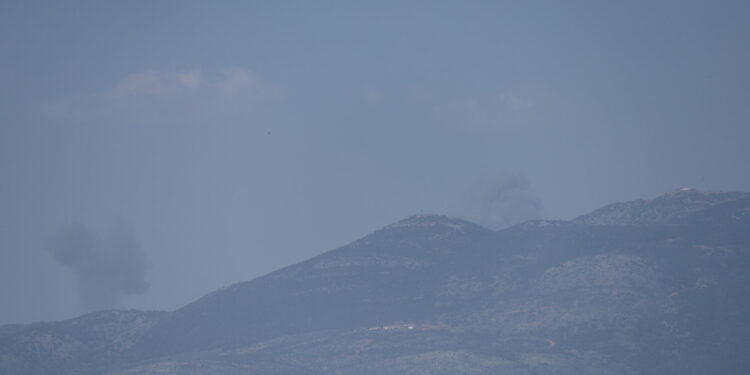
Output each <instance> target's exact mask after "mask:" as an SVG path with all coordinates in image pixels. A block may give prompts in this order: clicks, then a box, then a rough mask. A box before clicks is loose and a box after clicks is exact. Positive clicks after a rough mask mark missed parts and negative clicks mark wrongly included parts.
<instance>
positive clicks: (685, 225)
mask: <svg viewBox="0 0 750 375" xmlns="http://www.w3.org/2000/svg"><path fill="white" fill-rule="evenodd" d="M748 267H750V194H746V193H702V192H698V191H695V190H679V191H676V192H672V193H668V194H666V195H664V196H661V197H658V198H656V199H653V200H641V201H634V202H628V203H619V204H615V205H611V206H607V207H604V208H602V209H600V210H597V211H594V212H592V213H591V214H588V215H584V216H582V217H579V218H577V219H575V220H573V221H570V222H568V221H531V222H527V223H523V224H520V225H517V226H514V227H511V228H508V229H505V230H502V231H497V232H494V231H490V230H487V229H484V228H482V227H480V226H478V225H475V224H472V223H469V222H466V221H463V220H459V219H454V218H449V217H445V216H438V215H421V216H413V217H410V218H407V219H405V220H402V221H399V222H397V223H394V224H391V225H389V226H386V227H384V228H383V229H381V230H378V231H376V232H374V233H372V234H371V235H369V236H366V237H364V238H362V239H360V240H358V241H355V242H353V243H351V244H349V245H347V246H344V247H341V248H339V249H336V250H332V251H329V252H327V253H324V254H322V255H320V256H318V257H315V258H312V259H310V260H308V261H305V262H302V263H299V264H296V265H292V266H289V267H286V268H284V269H281V270H278V271H276V272H273V273H271V274H268V275H266V276H263V277H260V278H257V279H254V280H251V281H248V282H244V283H239V284H236V285H233V286H231V287H228V288H225V289H222V290H219V291H216V292H214V293H211V294H209V295H207V296H205V297H203V298H201V299H199V300H197V301H195V302H193V303H191V304H189V305H187V306H185V307H183V308H181V309H179V310H177V311H174V312H172V313H138V312H103V313H97V314H93V315H88V316H85V317H82V318H79V319H76V320H71V321H66V322H60V323H43V324H33V325H27V326H5V327H2V328H0V369H1V370H2V373H3V374H119V375H125V374H196V375H197V374H332V373H333V374H395V373H403V374H456V373H464V374H498V373H502V374H506V373H507V374H547V373H549V374H706V373H722V374H745V373H747V372H748V371H749V370H750V355H748V354H750V353H748V351H750V349H748V348H750V318H748V317H749V316H750V275H748V273H747V272H746V270H747V269H748ZM74 322H77V323H75V324H74Z"/></svg>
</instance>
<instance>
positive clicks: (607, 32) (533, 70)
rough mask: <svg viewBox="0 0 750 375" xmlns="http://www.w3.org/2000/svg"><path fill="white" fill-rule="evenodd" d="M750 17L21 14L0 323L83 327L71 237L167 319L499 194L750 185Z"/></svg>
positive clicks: (535, 5) (582, 200) (2, 63)
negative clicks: (399, 223) (384, 232)
mask: <svg viewBox="0 0 750 375" xmlns="http://www.w3.org/2000/svg"><path fill="white" fill-rule="evenodd" d="M748 4H750V3H748V2H746V1H737V2H732V1H701V2H693V1H657V2H653V1H646V2H636V1H618V2H615V1H611V2H605V1H590V2H574V1H565V2H562V1H550V2H536V1H534V2H530V1H516V2H510V1H507V2H506V1H492V2H490V1H487V2H485V1H473V2H464V1H452V2H438V1H424V2H403V1H395V2H387V1H377V2H367V3H365V2H344V1H341V2H328V1H320V2H310V1H300V2H289V1H265V2H246V1H238V2H188V1H174V2H167V1H161V2H135V1H124V2H118V3H115V2H101V1H91V2H74V1H66V2H60V1H49V2H35V1H3V2H2V3H1V4H0V54H1V56H2V57H1V58H0V251H1V253H0V301H2V308H0V323H8V322H28V321H36V320H50V319H61V318H67V317H72V316H75V315H77V314H80V313H82V312H84V311H86V309H87V306H89V305H85V304H81V303H80V298H78V297H76V291H77V288H78V287H77V284H76V283H77V282H84V281H85V280H87V279H86V278H85V275H84V276H82V274H80V273H79V274H76V273H75V272H84V271H81V270H86V269H90V268H91V267H94V268H97V267H98V265H103V266H102V267H104V268H102V267H98V268H99V269H100V271H101V269H112V267H113V264H119V262H120V260H117V259H119V258H117V257H114V258H111V257H110V258H102V257H100V258H96V259H97V260H96V261H93V263H86V264H82V263H75V262H73V260H71V258H70V257H68V258H65V259H63V258H64V257H65V256H68V255H70V254H72V253H70V252H65V251H64V250H65V249H68V248H66V247H64V246H72V245H70V244H76V243H85V244H87V245H86V246H88V247H86V249H88V250H86V251H87V252H83V253H81V252H79V253H80V254H84V255H85V254H94V253H96V251H99V250H97V249H110V250H111V249H119V250H116V251H122V252H123V253H122V254H131V253H132V254H138V256H141V255H144V254H145V255H144V256H143V257H144V259H146V261H145V262H144V264H148V265H149V267H148V269H147V270H146V273H145V277H143V274H142V273H138V274H137V276H132V275H130V276H127V275H125V276H122V277H123V279H124V280H128V283H130V284H132V285H138V287H139V288H140V287H141V286H142V285H145V284H142V282H143V281H144V280H142V279H143V278H145V280H146V281H147V282H148V283H150V289H149V290H148V292H147V293H145V294H142V295H133V296H129V297H128V296H126V297H124V298H121V299H120V306H121V307H126V308H139V309H174V308H177V307H179V306H181V305H183V304H185V303H187V302H189V301H191V300H193V299H195V298H197V297H199V296H201V295H203V294H205V293H206V292H209V291H211V290H214V289H216V288H218V287H221V286H225V285H229V284H231V283H234V282H237V281H242V280H246V279H249V278H252V277H255V276H258V275H261V274H263V273H266V272H269V271H272V270H274V269H276V268H279V267H281V266H284V265H288V264H290V263H293V262H297V261H301V260H303V259H305V258H308V257H310V256H313V255H316V254H319V253H321V252H323V251H325V250H328V249H331V248H333V247H336V246H339V245H342V244H345V243H347V242H349V241H352V240H355V239H357V238H358V237H360V236H362V235H365V234H367V233H369V232H371V231H372V230H374V229H377V228H379V227H381V226H383V225H385V224H388V223H390V222H393V221H395V220H398V219H401V218H403V217H405V216H408V215H411V214H414V213H419V212H442V213H448V214H451V215H457V216H464V217H467V216H472V215H474V214H472V213H475V212H477V210H479V211H482V210H484V208H483V207H482V204H483V198H481V197H480V199H476V196H475V195H476V194H475V193H476V192H477V191H480V192H481V191H487V189H489V190H492V186H494V185H498V186H499V189H500V190H501V191H507V187H508V186H511V189H510V190H511V191H516V190H518V189H520V193H518V194H517V195H513V196H512V197H520V198H519V199H531V200H532V202H533V204H532V206H534V207H537V203H539V202H541V203H540V205H539V206H540V207H542V211H541V214H542V215H543V216H544V217H546V218H562V219H567V218H572V217H574V216H576V215H579V214H582V213H585V212H586V211H589V210H591V209H594V208H597V207H598V206H601V205H603V204H606V203H610V202H613V201H621V200H629V199H634V198H650V197H653V196H656V195H658V194H661V193H663V192H665V191H668V190H672V189H674V188H677V187H681V186H692V187H697V188H701V189H709V190H714V189H716V190H744V191H750V173H748V170H749V169H748V166H747V164H748V161H750V147H748V146H750V127H749V126H748V125H750V124H749V122H748V121H749V120H750V100H749V99H750V92H749V91H750V47H749V46H750V23H748V22H747V15H748V11H750V6H748ZM508 181H510V183H508ZM488 186H489V188H488ZM516 188H518V189H516ZM503 189H506V190H503ZM513 189H516V190H513ZM477 194H479V193H477ZM481 194H483V193H481ZM514 194H515V193H514ZM488 197H491V194H490V195H488ZM512 197H511V198H512ZM489 199H491V198H489ZM512 199H515V198H512ZM512 199H511V200H512ZM485 203H487V204H494V203H496V202H485ZM510 206H513V205H512V204H511V205H510ZM493 207H495V206H493ZM496 207H509V206H508V205H507V204H505V203H503V204H500V205H496ZM521 211H523V210H521ZM113 221H116V222H120V223H124V224H123V225H120V226H119V227H117V228H120V227H121V228H125V229H122V230H120V229H115V230H112V229H107V228H108V226H110V224H108V223H112V222H113ZM70 223H77V224H72V225H74V228H78V229H75V230H72V232H71V231H68V232H66V229H62V228H72V227H70V225H71V224H70ZM66 226H67V227H66ZM108 233H109V234H108ZM55 236H58V237H55ZM60 236H62V237H64V238H68V239H70V238H73V240H70V241H72V242H70V241H68V240H66V241H68V242H64V243H63V244H62V245H61V244H60V243H58V244H57V245H52V247H53V248H54V249H53V251H50V246H51V245H50V238H60ZM65 236H67V237H65ZM71 236H72V237H71ZM102 238H109V239H102ZM113 238H114V240H113ZM117 238H120V239H122V238H125V239H127V245H118V244H119V243H120V242H117V241H119V240H117ZM76 241H78V242H76ZM55 246H57V247H55ZM61 246H62V247H61ZM118 246H119V247H118ZM58 248H59V249H63V250H55V249H58ZM102 251H105V250H102ZM107 251H109V250H107ZM112 251H115V250H112ZM53 253H54V254H53ZM79 253H75V254H79ZM61 254H62V255H61ZM66 254H67V255H66ZM56 256H57V258H56ZM61 259H62V260H61ZM139 259H140V258H139ZM74 260H75V259H74ZM66 262H67V263H66ZM71 262H73V263H71ZM139 262H140V261H138V262H132V267H133V268H137V267H139V266H137V265H138V264H141V263H139ZM71 264H73V265H71ZM66 265H67V267H66ZM108 267H109V268H108ZM141 271H142V270H140V271H138V272H141ZM84 273H85V272H84ZM107 273H108V272H107ZM76 275H78V278H77V276H76ZM101 277H103V276H101ZM124 284H126V283H125V282H121V283H120V285H124ZM123 288H124V287H123ZM134 288H135V287H133V288H131V289H133V290H135V289H137V288H135V289H134ZM123 290H124V289H123ZM77 298H78V299H77Z"/></svg>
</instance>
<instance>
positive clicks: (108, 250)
mask: <svg viewBox="0 0 750 375" xmlns="http://www.w3.org/2000/svg"><path fill="white" fill-rule="evenodd" d="M48 245H49V248H50V250H51V251H52V253H53V254H54V256H55V259H56V260H57V261H58V262H60V264H62V265H64V266H66V267H68V268H69V269H70V270H71V271H73V274H74V275H75V281H76V288H77V292H78V298H79V302H80V304H81V306H82V307H83V308H84V309H86V310H88V311H93V310H102V309H111V308H115V307H117V304H118V300H119V298H120V297H121V296H124V295H132V294H143V293H145V292H146V291H148V288H149V283H148V282H147V281H146V254H145V253H144V252H143V250H142V249H141V246H140V244H139V243H138V241H137V239H136V237H135V233H134V231H133V228H132V226H131V225H130V224H129V223H128V222H127V221H125V220H122V219H119V220H115V221H114V222H113V223H112V225H111V226H110V227H109V228H107V230H106V231H103V232H102V233H95V234H92V233H91V232H90V231H89V230H88V229H87V228H86V227H85V226H84V225H83V224H81V223H77V222H74V223H69V224H66V225H65V226H63V228H62V229H61V230H60V232H58V233H57V234H56V235H54V236H52V237H51V238H50V239H49V243H48Z"/></svg>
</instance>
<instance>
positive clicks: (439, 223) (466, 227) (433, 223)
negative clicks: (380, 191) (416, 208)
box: [383, 214, 483, 233]
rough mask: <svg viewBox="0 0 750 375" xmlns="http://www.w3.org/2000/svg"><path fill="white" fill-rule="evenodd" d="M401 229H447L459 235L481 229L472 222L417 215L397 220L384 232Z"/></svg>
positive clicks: (385, 228) (443, 216) (445, 217)
mask: <svg viewBox="0 0 750 375" xmlns="http://www.w3.org/2000/svg"><path fill="white" fill-rule="evenodd" d="M403 228H431V229H448V230H450V231H456V232H460V233H466V232H469V231H476V230H480V229H483V228H482V227H481V226H479V225H478V224H474V223H472V222H469V221H466V220H462V219H458V218H454V217H450V216H446V215H441V214H417V215H412V216H409V217H407V218H406V219H402V220H399V221H397V222H395V223H393V224H390V225H387V226H385V227H384V228H383V229H384V230H389V229H403Z"/></svg>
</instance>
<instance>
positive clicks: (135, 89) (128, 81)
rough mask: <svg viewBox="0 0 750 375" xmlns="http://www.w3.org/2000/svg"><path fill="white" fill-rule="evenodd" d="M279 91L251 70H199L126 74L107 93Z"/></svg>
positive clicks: (166, 94)
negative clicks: (209, 71)
mask: <svg viewBox="0 0 750 375" xmlns="http://www.w3.org/2000/svg"><path fill="white" fill-rule="evenodd" d="M279 91H280V90H279V88H278V87H276V86H273V85H270V84H267V83H265V82H263V81H262V80H261V78H260V76H259V75H258V74H257V73H255V72H254V71H252V70H250V69H247V68H241V67H231V68H223V69H219V70H218V71H216V72H211V73H208V74H206V73H204V72H202V71H201V70H200V69H191V70H182V71H156V70H149V71H145V72H138V73H133V74H129V75H127V76H125V77H123V78H122V79H120V80H119V81H118V82H117V83H116V84H115V85H114V87H113V88H112V89H111V90H110V94H111V96H113V97H115V98H124V97H142V96H155V97H171V96H177V95H184V94H187V93H191V92H201V93H207V92H208V93H212V94H221V95H229V96H235V95H240V94H246V93H251V94H258V95H261V96H275V95H277V94H278V93H279Z"/></svg>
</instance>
